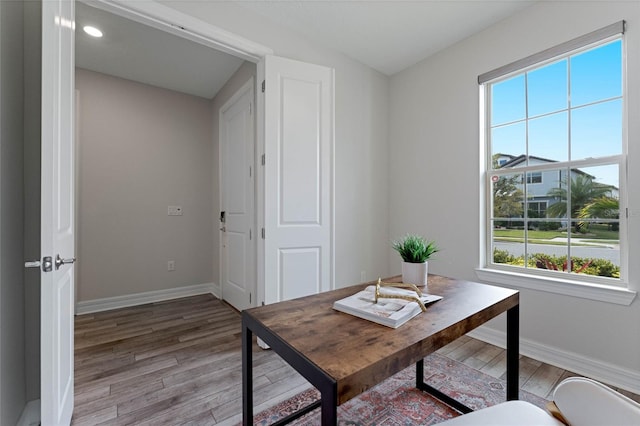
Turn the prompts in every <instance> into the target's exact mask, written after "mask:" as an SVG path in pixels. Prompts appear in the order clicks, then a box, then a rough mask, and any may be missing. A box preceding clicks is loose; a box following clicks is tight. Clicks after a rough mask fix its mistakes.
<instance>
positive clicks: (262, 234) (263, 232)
mask: <svg viewBox="0 0 640 426" xmlns="http://www.w3.org/2000/svg"><path fill="white" fill-rule="evenodd" d="M262 239H263V240H264V228H262Z"/></svg>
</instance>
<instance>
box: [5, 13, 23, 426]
mask: <svg viewBox="0 0 640 426" xmlns="http://www.w3.org/2000/svg"><path fill="white" fill-rule="evenodd" d="M22 40H23V5H22V2H20V1H18V2H13V1H11V2H8V1H2V2H0V194H1V195H0V235H1V238H0V424H2V425H13V424H15V423H16V422H17V421H18V418H19V417H20V414H21V412H22V409H23V407H24V405H25V402H26V390H25V362H24V343H25V339H24V280H23V268H24V265H23V259H22V256H23V235H22V226H23V209H22V194H23V178H22V173H23V152H22V149H23V147H22V141H23V116H24V114H23V104H24V100H23V93H22V90H23V55H22V49H23V46H22Z"/></svg>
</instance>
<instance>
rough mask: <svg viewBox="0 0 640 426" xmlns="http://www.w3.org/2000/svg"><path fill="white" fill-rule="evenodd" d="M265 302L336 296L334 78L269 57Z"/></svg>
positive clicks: (326, 71) (266, 75)
mask: <svg viewBox="0 0 640 426" xmlns="http://www.w3.org/2000/svg"><path fill="white" fill-rule="evenodd" d="M261 66H263V67H264V69H263V72H264V80H265V82H264V86H263V88H264V93H263V95H264V151H263V152H264V154H265V157H264V159H263V164H264V176H263V179H264V182H263V183H264V199H263V208H264V234H263V238H264V246H263V247H264V248H263V249H264V264H263V265H262V266H263V267H264V277H263V279H264V283H263V284H264V299H263V300H264V302H265V303H267V304H268V303H273V302H277V301H281V300H288V299H292V298H296V297H301V296H306V295H309V294H314V293H318V292H322V291H327V290H330V289H332V288H333V286H334V283H333V141H334V131H333V128H334V71H333V69H331V68H327V67H323V66H319V65H313V64H308V63H304V62H299V61H294V60H291V59H285V58H279V57H275V56H266V57H265V59H264V61H263V63H262V64H261Z"/></svg>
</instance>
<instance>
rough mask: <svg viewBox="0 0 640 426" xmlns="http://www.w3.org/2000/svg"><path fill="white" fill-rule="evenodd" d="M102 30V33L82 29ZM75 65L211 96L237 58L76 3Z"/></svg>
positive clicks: (238, 61)
mask: <svg viewBox="0 0 640 426" xmlns="http://www.w3.org/2000/svg"><path fill="white" fill-rule="evenodd" d="M85 25H93V26H96V27H98V28H100V29H101V30H102V32H103V33H104V36H103V37H102V38H99V39H97V38H93V37H90V36H89V35H87V34H85V32H84V31H82V27H84V26H85ZM76 28H78V30H77V31H76V65H77V66H78V67H80V68H85V69H89V70H92V71H98V72H101V73H104V74H110V75H114V76H116V77H121V78H125V79H127V80H133V81H138V82H142V83H146V84H151V85H153V86H158V87H163V88H165V89H170V90H175V91H178V92H182V93H187V94H190V95H195V96H200V97H203V98H206V99H211V98H213V97H214V96H215V94H216V93H218V91H219V90H220V88H222V86H223V85H224V83H226V81H227V80H228V79H229V78H230V77H231V76H232V75H233V73H234V72H236V70H237V69H238V68H239V67H240V65H242V62H243V60H242V59H239V58H236V57H235V56H231V55H228V54H226V53H222V52H218V51H216V50H213V49H211V48H209V47H206V46H203V45H200V44H198V43H195V42H192V41H189V40H186V39H184V38H182V37H178V36H175V35H172V34H169V33H166V32H164V31H160V30H157V29H155V28H152V27H149V26H146V25H143V24H140V23H137V22H133V21H130V20H128V19H125V18H122V17H120V16H117V15H113V14H111V13H109V12H105V11H103V10H100V9H96V8H93V7H90V6H88V5H86V4H84V3H81V2H76Z"/></svg>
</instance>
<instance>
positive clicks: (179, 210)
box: [167, 206, 182, 216]
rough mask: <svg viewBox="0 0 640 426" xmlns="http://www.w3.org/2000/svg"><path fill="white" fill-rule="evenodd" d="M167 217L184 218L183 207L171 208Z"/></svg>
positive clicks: (168, 209)
mask: <svg viewBox="0 0 640 426" xmlns="http://www.w3.org/2000/svg"><path fill="white" fill-rule="evenodd" d="M167 216H182V206H169V207H168V208H167Z"/></svg>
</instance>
